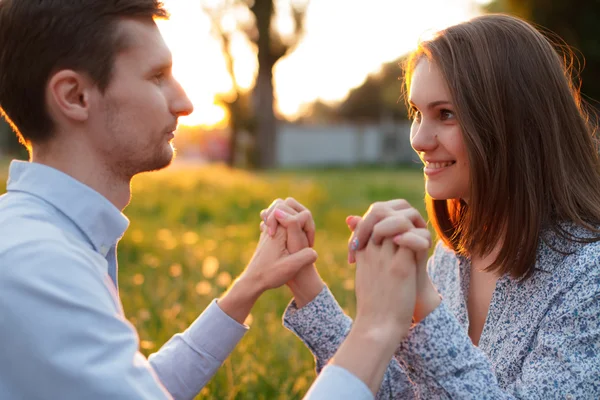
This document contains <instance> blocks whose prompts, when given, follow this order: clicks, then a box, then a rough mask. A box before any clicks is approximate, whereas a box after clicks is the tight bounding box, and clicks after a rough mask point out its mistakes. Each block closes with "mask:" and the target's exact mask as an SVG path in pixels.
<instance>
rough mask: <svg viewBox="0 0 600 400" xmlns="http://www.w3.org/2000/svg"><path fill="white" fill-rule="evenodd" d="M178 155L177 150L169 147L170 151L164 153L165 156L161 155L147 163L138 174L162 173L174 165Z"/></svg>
mask: <svg viewBox="0 0 600 400" xmlns="http://www.w3.org/2000/svg"><path fill="white" fill-rule="evenodd" d="M176 153H177V152H176V151H175V149H174V148H173V147H171V146H169V149H168V150H167V151H165V152H163V154H160V155H159V156H157V157H155V158H154V159H153V160H149V162H148V163H146V165H144V166H142V168H140V169H139V172H138V173H140V174H141V173H144V172H153V171H160V170H161V169H165V168H167V167H168V166H169V165H171V164H172V163H173V160H174V159H175V156H176Z"/></svg>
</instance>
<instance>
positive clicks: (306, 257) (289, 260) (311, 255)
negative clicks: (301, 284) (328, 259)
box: [279, 247, 318, 284]
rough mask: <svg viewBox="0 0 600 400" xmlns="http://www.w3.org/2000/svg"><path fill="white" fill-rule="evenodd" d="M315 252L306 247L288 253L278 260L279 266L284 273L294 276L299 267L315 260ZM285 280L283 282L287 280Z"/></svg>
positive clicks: (310, 263)
mask: <svg viewBox="0 0 600 400" xmlns="http://www.w3.org/2000/svg"><path fill="white" fill-rule="evenodd" d="M317 257H318V255H317V252H316V251H315V250H314V249H311V248H310V247H306V248H304V249H302V250H300V251H297V252H296V253H294V254H290V255H289V256H286V257H285V258H283V259H281V260H280V261H279V267H280V268H281V269H282V270H284V274H285V275H286V276H289V277H294V276H295V275H296V273H297V272H298V271H300V269H302V268H303V267H306V266H307V265H312V264H314V263H315V262H316V261H317ZM287 281H288V280H285V281H284V282H282V284H283V283H285V282H287Z"/></svg>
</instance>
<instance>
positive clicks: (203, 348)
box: [0, 241, 245, 400]
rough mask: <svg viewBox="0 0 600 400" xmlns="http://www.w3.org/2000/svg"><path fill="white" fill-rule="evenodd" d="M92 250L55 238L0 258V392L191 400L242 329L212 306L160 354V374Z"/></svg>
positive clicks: (25, 395)
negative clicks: (128, 319)
mask: <svg viewBox="0 0 600 400" xmlns="http://www.w3.org/2000/svg"><path fill="white" fill-rule="evenodd" d="M95 256H96V254H95V253H93V254H90V252H87V251H85V250H84V249H80V248H78V247H75V246H70V247H69V246H68V245H66V244H65V243H63V242H56V243H53V242H51V241H45V242H42V243H36V244H35V245H33V244H30V245H28V246H23V245H22V246H20V247H18V248H14V249H11V251H10V252H6V253H4V254H0V343H2V351H1V352H2V357H1V360H2V362H0V393H3V396H4V395H6V396H7V398H14V399H36V398H52V399H64V400H75V399H77V400H79V399H84V398H85V399H89V400H100V399H115V400H120V399H123V400H125V399H128V400H135V399H161V400H162V399H171V398H173V397H175V398H176V399H191V398H193V397H194V396H195V395H196V394H197V393H198V392H199V390H200V389H201V387H202V385H204V383H205V382H206V381H207V380H208V379H209V378H210V377H211V376H212V374H214V372H215V371H216V369H217V368H218V367H219V365H221V361H222V360H223V359H224V358H225V357H226V356H227V354H229V352H230V351H231V349H232V348H233V346H234V345H235V343H237V340H238V338H239V337H240V336H241V335H242V332H243V331H245V328H244V327H242V326H235V324H233V323H232V321H230V320H228V318H229V317H227V316H226V315H224V313H223V312H222V311H221V310H220V309H219V308H218V306H217V305H216V304H215V303H213V304H211V306H209V307H208V309H207V310H206V311H205V312H204V313H203V314H202V315H201V316H200V317H199V318H198V320H197V321H196V322H195V323H194V324H192V326H191V327H190V328H189V329H188V330H187V331H185V332H184V333H182V334H180V335H176V336H175V337H174V338H173V339H171V340H170V341H169V342H168V343H167V344H166V345H165V346H164V347H163V349H161V350H160V351H159V352H158V353H157V354H155V355H154V357H153V362H154V364H155V365H156V367H157V371H158V374H157V373H156V371H155V370H154V369H153V367H152V366H151V364H150V363H149V362H148V360H146V358H145V357H144V356H143V355H142V354H141V353H140V352H139V350H138V349H139V339H138V336H137V333H136V331H135V328H134V327H133V326H132V325H131V324H130V323H129V322H128V321H127V320H126V319H125V317H124V316H123V313H122V309H121V305H120V302H119V300H118V298H117V297H116V293H115V291H114V287H113V286H112V282H111V281H110V278H109V277H108V275H106V271H105V270H104V269H103V268H102V262H101V261H102V259H101V256H100V255H97V257H98V259H97V258H95ZM236 324H237V323H236ZM238 325H239V324H238ZM221 330H223V331H221ZM217 332H218V333H217ZM167 389H169V390H171V389H172V390H174V393H170V392H169V390H167Z"/></svg>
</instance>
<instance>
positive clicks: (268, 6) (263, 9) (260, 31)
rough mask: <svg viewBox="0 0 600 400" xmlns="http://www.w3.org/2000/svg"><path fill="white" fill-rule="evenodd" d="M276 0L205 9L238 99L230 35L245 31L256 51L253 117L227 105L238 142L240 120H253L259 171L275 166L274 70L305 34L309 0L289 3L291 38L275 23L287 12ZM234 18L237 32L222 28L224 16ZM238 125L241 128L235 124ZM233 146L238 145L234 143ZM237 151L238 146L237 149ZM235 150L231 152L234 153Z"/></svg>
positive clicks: (231, 1) (231, 0)
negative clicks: (256, 66)
mask: <svg viewBox="0 0 600 400" xmlns="http://www.w3.org/2000/svg"><path fill="white" fill-rule="evenodd" d="M273 1H274V0H222V1H221V3H220V4H219V5H217V6H216V7H214V6H213V7H209V6H205V10H206V12H207V13H208V14H209V16H211V21H212V23H213V27H215V30H216V31H217V32H219V36H220V38H221V40H222V45H223V46H222V48H223V54H224V55H225V58H226V61H227V65H228V70H229V74H230V76H231V77H232V82H233V84H234V91H237V93H236V96H235V99H238V98H239V97H240V91H239V86H238V87H237V88H236V85H237V83H236V82H237V81H236V79H235V72H234V68H233V65H234V62H235V60H234V59H233V56H232V54H231V46H230V43H231V35H233V34H234V33H235V32H243V33H244V34H245V35H246V36H247V38H248V39H249V40H250V42H252V43H253V44H254V45H255V46H256V49H257V59H258V76H257V78H256V83H255V86H254V89H253V96H252V111H251V114H252V115H251V116H250V117H249V116H243V110H242V109H240V107H239V103H236V100H233V102H232V103H228V108H229V111H230V114H231V117H232V118H231V120H230V122H231V124H232V137H233V138H234V139H233V140H235V137H236V136H237V133H238V131H239V123H240V121H241V120H246V121H250V122H251V123H249V125H250V127H251V128H252V129H253V130H254V132H253V133H254V137H255V141H256V151H257V157H256V164H257V166H258V167H259V168H271V167H274V166H275V161H276V154H275V149H276V146H277V143H276V140H277V118H276V117H275V110H274V107H273V104H274V93H273V67H274V66H275V64H276V63H277V61H279V60H280V59H281V58H282V57H284V56H285V55H286V54H288V53H289V52H290V51H292V50H293V49H294V48H295V47H296V45H297V44H298V42H299V41H300V39H301V37H302V34H303V31H304V23H303V22H304V17H305V14H306V10H307V7H308V0H290V1H289V2H288V3H287V4H288V5H289V10H285V12H288V13H290V14H291V15H290V17H291V19H292V21H293V24H294V32H293V34H292V35H282V34H281V33H280V32H278V31H277V30H276V29H275V27H274V24H273V23H272V22H273V20H274V18H276V17H277V16H278V13H281V12H284V11H283V10H281V9H279V10H278V9H277V7H275V4H274V2H273ZM240 7H245V9H246V10H248V11H249V12H250V13H251V16H252V18H251V19H247V18H245V17H244V15H243V14H241V13H240ZM225 15H229V16H230V17H231V16H232V15H233V16H234V18H237V19H236V25H237V26H236V29H235V30H229V31H228V30H225V29H223V24H222V21H223V17H224V16H225ZM236 124H238V125H236ZM233 144H234V146H235V145H236V143H233ZM234 148H235V147H234ZM234 148H232V152H233V151H234Z"/></svg>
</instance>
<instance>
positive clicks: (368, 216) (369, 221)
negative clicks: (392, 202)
mask: <svg viewBox="0 0 600 400" xmlns="http://www.w3.org/2000/svg"><path fill="white" fill-rule="evenodd" d="M392 212H393V210H392V209H391V208H389V207H388V206H387V205H386V204H385V203H381V202H378V203H374V204H372V205H371V206H370V207H369V209H368V210H367V212H366V213H365V215H364V216H363V217H362V219H361V220H360V221H359V222H358V224H357V226H356V228H355V230H354V233H353V234H352V236H350V241H349V244H348V262H349V263H353V262H355V261H356V258H355V252H356V251H357V250H360V249H362V248H364V247H365V246H366V245H367V241H368V239H369V237H370V236H371V233H372V232H373V227H374V226H375V224H377V223H378V222H379V221H381V220H382V219H383V218H385V217H386V216H388V215H389V214H390V213H392Z"/></svg>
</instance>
